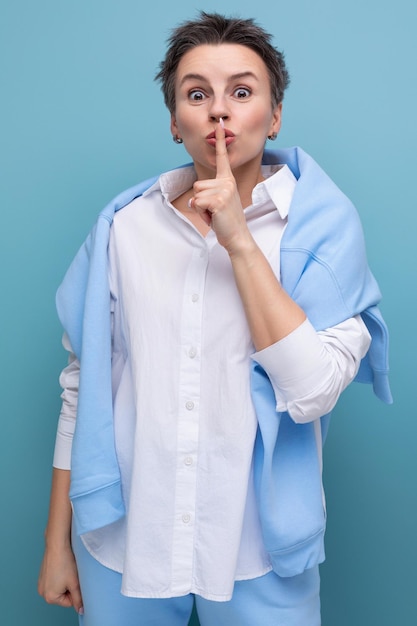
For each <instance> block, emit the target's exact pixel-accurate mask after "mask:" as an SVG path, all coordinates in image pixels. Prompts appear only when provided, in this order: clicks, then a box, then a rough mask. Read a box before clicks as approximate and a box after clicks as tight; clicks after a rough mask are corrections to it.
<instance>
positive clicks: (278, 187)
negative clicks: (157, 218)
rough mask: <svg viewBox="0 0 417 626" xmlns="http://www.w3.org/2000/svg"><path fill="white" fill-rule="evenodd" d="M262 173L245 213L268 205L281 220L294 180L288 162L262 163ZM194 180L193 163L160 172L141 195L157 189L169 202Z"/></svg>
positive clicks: (188, 187) (283, 217)
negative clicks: (286, 163)
mask: <svg viewBox="0 0 417 626" xmlns="http://www.w3.org/2000/svg"><path fill="white" fill-rule="evenodd" d="M262 176H264V178H265V180H263V181H261V182H260V183H258V184H257V185H256V187H255V188H254V190H253V192H252V206H250V207H247V209H245V212H247V213H252V212H256V211H257V210H258V209H259V208H260V207H265V206H266V205H268V204H269V205H272V207H274V208H276V210H277V211H278V213H279V215H280V217H281V218H282V219H285V218H286V217H287V216H288V210H289V207H290V204H291V199H292V196H293V193H294V188H295V185H296V183H297V179H296V178H295V176H294V174H293V173H292V172H291V170H290V168H289V167H288V165H262ZM196 180H197V175H196V172H195V169H194V167H193V166H192V165H189V166H186V167H181V168H177V169H174V170H170V171H169V172H165V173H163V174H161V175H160V177H159V178H158V180H157V181H156V182H155V183H154V184H153V185H152V186H151V187H149V189H147V190H146V191H145V193H144V194H143V195H144V196H147V195H149V194H151V193H152V192H153V191H155V190H159V191H161V193H162V195H163V196H164V198H165V199H166V200H167V201H168V202H171V203H172V202H173V200H175V198H178V197H179V196H180V195H181V194H183V193H185V192H186V191H188V189H190V188H191V187H192V186H193V183H194V182H195V181H196ZM272 207H271V208H272Z"/></svg>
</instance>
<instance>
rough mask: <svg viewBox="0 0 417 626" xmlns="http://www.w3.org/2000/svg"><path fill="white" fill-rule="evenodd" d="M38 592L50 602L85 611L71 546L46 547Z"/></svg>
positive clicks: (80, 611)
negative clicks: (60, 547)
mask: <svg viewBox="0 0 417 626" xmlns="http://www.w3.org/2000/svg"><path fill="white" fill-rule="evenodd" d="M38 592H39V594H40V595H41V596H42V597H43V598H44V599H45V600H46V602H48V604H58V605H59V606H63V607H70V606H73V607H74V609H75V610H76V611H77V613H80V614H82V613H83V601H82V598H81V591H80V584H79V581H78V572H77V565H76V563H75V558H74V554H73V552H72V550H71V547H70V546H68V547H65V548H62V549H59V550H57V549H55V548H53V549H52V548H46V550H45V554H44V557H43V561H42V565H41V570H40V573H39V580H38Z"/></svg>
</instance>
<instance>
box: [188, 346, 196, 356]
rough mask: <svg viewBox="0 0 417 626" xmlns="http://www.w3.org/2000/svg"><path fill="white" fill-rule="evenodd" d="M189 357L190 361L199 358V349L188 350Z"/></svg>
mask: <svg viewBox="0 0 417 626" xmlns="http://www.w3.org/2000/svg"><path fill="white" fill-rule="evenodd" d="M188 356H189V357H190V359H194V358H195V357H196V356H197V349H196V348H194V347H193V348H190V349H189V350H188Z"/></svg>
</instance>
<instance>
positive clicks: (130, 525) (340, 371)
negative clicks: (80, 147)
mask: <svg viewBox="0 0 417 626" xmlns="http://www.w3.org/2000/svg"><path fill="white" fill-rule="evenodd" d="M276 169H277V168H276V166H275V170H276ZM263 174H264V176H265V178H266V179H265V181H263V182H261V183H259V184H258V185H257V186H256V188H255V189H254V191H253V196H252V200H253V204H252V205H251V206H250V207H248V208H246V209H245V215H246V220H247V223H248V226H249V229H250V231H251V232H252V235H253V236H254V238H255V240H256V242H257V244H258V245H259V247H260V248H261V250H262V251H263V253H264V254H265V256H266V257H267V259H268V260H269V262H270V264H271V266H272V267H273V269H274V272H275V273H276V275H277V277H279V263H280V258H279V257H280V241H281V237H282V233H283V231H284V228H285V226H286V221H287V215H288V209H289V206H290V203H291V198H292V194H293V191H294V186H295V184H296V181H295V179H294V177H293V175H292V173H291V171H290V170H289V169H288V167H287V166H284V167H280V168H278V171H275V173H274V168H272V167H271V166H265V167H264V168H263ZM194 180H195V172H194V169H193V168H192V167H189V168H184V169H180V170H175V171H173V172H169V173H167V174H163V175H162V176H161V177H160V179H159V180H158V182H157V183H155V184H154V185H153V186H152V187H151V188H150V189H149V190H147V191H146V192H145V193H144V195H143V196H141V197H140V198H137V199H135V200H134V201H133V202H131V203H130V205H128V206H127V207H125V208H124V209H123V210H122V211H119V212H118V213H116V215H115V217H114V222H113V225H112V229H111V235H110V246H109V267H110V288H111V293H112V305H113V306H112V310H113V365H112V372H113V396H114V428H115V441H116V449H117V456H118V461H119V465H120V471H121V477H122V486H123V494H124V499H125V502H126V507H127V515H126V518H125V519H123V520H120V521H119V522H117V523H116V524H112V525H111V526H108V527H106V528H103V529H100V530H98V531H94V532H92V533H88V534H87V535H84V542H85V544H86V546H87V548H88V549H89V550H90V552H91V553H92V554H93V556H95V557H96V558H97V559H98V560H99V561H100V562H102V563H103V564H104V565H106V566H108V567H110V568H112V569H115V570H117V571H120V572H122V573H123V583H122V592H123V593H124V594H126V595H129V596H136V597H156V598H166V597H172V596H180V595H185V594H187V593H196V594H199V595H201V596H203V597H205V598H207V599H211V600H228V599H230V597H231V595H232V592H233V584H234V581H235V580H240V579H247V578H255V577H257V576H260V575H262V574H264V573H266V572H268V571H269V570H270V569H271V565H270V561H269V558H268V555H267V554H266V552H265V549H264V546H263V542H262V536H261V530H260V524H259V518H258V512H257V507H256V502H255V496H254V488H253V476H252V454H253V447H254V440H255V435H256V429H257V419H256V415H255V411H254V407H253V404H252V400H251V393H250V367H249V364H250V359H251V358H254V359H255V360H257V361H259V362H260V363H261V365H262V366H263V367H264V368H265V369H266V371H267V372H268V374H269V376H270V378H271V382H272V384H273V387H274V391H275V395H276V400H277V408H278V410H281V411H282V410H288V411H289V412H290V414H291V416H292V417H293V419H295V421H301V422H302V421H306V420H307V421H308V420H313V419H315V418H317V417H319V416H320V415H323V414H325V413H327V412H328V411H329V410H330V409H331V408H332V407H333V405H334V404H335V402H336V400H337V398H338V396H339V394H340V392H341V390H342V389H343V388H344V387H345V386H346V385H347V384H348V383H349V382H350V381H351V380H352V378H353V377H354V375H355V374H356V372H357V369H358V366H359V362H360V360H361V358H362V357H363V356H364V354H365V353H366V351H367V348H368V346H369V334H368V332H367V330H366V327H365V326H364V324H363V322H362V320H361V318H360V317H357V318H354V319H351V320H347V321H345V322H344V323H343V324H340V325H339V326H337V327H335V328H332V329H329V331H325V332H321V333H316V332H315V331H314V329H313V328H312V326H311V325H310V323H309V322H308V321H306V322H304V323H303V324H302V325H301V326H300V327H299V328H298V329H297V330H296V331H294V332H293V333H291V334H290V335H289V336H288V337H286V338H285V339H283V340H282V341H280V342H278V343H276V344H274V345H273V346H270V347H268V348H266V349H265V350H262V351H261V352H259V353H254V347H253V344H252V340H251V336H250V332H249V328H248V324H247V321H246V317H245V313H244V309H243V306H242V302H241V299H240V296H239V292H238V290H237V287H236V284H235V281H234V277H233V270H232V266H231V263H230V260H229V257H228V254H227V252H226V251H225V249H224V248H223V247H222V246H220V245H219V244H218V242H217V239H216V236H215V233H214V232H213V231H210V232H209V233H208V234H207V236H206V237H203V236H202V235H201V234H200V233H199V232H198V230H197V229H196V228H195V227H194V226H193V225H192V224H191V223H190V222H189V221H188V220H187V219H186V217H185V216H184V215H183V214H182V213H180V212H179V211H177V210H176V209H175V208H174V207H173V205H172V201H174V200H175V198H177V197H179V196H180V195H181V194H182V193H183V192H185V191H186V190H187V189H189V188H190V187H191V186H192V183H193V182H194ZM67 347H68V348H69V349H70V346H67ZM78 369H79V364H78V362H77V360H76V359H75V358H74V357H73V356H71V357H70V364H69V366H68V367H67V368H66V369H65V370H64V372H63V374H62V376H61V384H62V385H63V387H64V393H63V400H64V402H63V409H62V413H61V419H60V425H59V428H58V435H57V445H56V452H55V459H54V464H55V466H57V467H63V468H69V467H70V465H69V453H70V445H71V433H72V430H73V424H74V421H75V412H76V400H77V388H78ZM317 433H318V442H319V427H318V422H317ZM319 448H320V446H319V445H318V454H320V449H319Z"/></svg>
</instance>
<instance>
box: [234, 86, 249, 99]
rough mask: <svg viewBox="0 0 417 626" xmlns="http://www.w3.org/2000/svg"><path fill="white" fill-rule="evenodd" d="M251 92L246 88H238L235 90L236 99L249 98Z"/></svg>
mask: <svg viewBox="0 0 417 626" xmlns="http://www.w3.org/2000/svg"><path fill="white" fill-rule="evenodd" d="M250 94H251V92H250V90H249V89H247V88H246V87H238V88H237V89H236V90H235V97H236V98H247V97H248V96H250Z"/></svg>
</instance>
